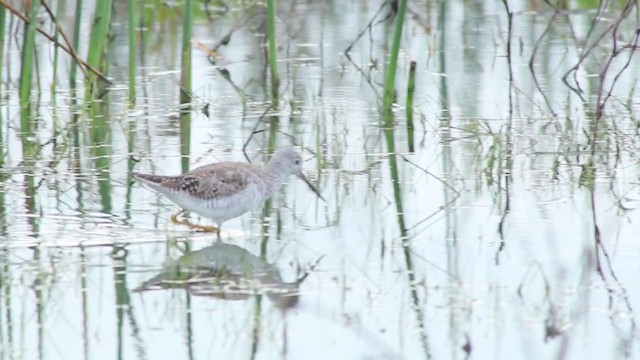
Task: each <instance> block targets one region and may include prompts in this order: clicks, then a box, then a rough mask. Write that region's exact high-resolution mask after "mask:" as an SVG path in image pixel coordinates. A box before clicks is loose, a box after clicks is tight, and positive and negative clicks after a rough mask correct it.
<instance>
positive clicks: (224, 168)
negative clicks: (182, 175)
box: [182, 162, 252, 199]
mask: <svg viewBox="0 0 640 360" xmlns="http://www.w3.org/2000/svg"><path fill="white" fill-rule="evenodd" d="M251 176H252V168H251V167H250V165H248V164H243V163H231V162H229V163H225V162H222V163H217V164H212V165H205V166H202V167H199V168H197V169H194V170H192V171H190V172H188V173H187V174H186V178H188V180H187V181H185V182H184V183H183V184H182V190H184V191H187V192H189V194H191V195H193V196H194V197H197V198H201V199H215V198H224V197H228V196H230V195H233V194H237V193H241V192H243V191H244V190H245V189H246V188H247V185H249V178H250V177H251Z"/></svg>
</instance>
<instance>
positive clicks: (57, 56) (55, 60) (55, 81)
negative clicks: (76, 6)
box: [51, 1, 63, 106]
mask: <svg viewBox="0 0 640 360" xmlns="http://www.w3.org/2000/svg"><path fill="white" fill-rule="evenodd" d="M62 5H63V2H62V1H58V2H57V4H56V16H55V21H56V24H55V25H56V32H55V34H54V39H55V42H56V43H58V41H59V37H60V26H59V24H58V19H60V14H61V13H62ZM59 62H60V47H59V46H55V47H54V49H53V80H52V81H51V102H52V103H53V104H54V106H55V103H56V88H57V87H58V63H59Z"/></svg>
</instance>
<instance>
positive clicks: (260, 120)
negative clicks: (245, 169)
mask: <svg viewBox="0 0 640 360" xmlns="http://www.w3.org/2000/svg"><path fill="white" fill-rule="evenodd" d="M271 109H273V104H271V105H269V107H268V108H266V109H265V110H264V111H263V112H262V115H260V117H259V118H258V121H256V125H255V126H254V127H253V130H251V135H249V138H248V139H247V141H245V143H244V145H242V153H243V154H244V157H245V158H246V159H247V161H248V162H251V159H249V155H247V146H249V142H251V139H252V138H253V135H255V134H258V133H261V132H263V131H264V130H258V126H260V123H262V120H263V119H264V117H265V116H266V115H267V113H268V112H269V111H271Z"/></svg>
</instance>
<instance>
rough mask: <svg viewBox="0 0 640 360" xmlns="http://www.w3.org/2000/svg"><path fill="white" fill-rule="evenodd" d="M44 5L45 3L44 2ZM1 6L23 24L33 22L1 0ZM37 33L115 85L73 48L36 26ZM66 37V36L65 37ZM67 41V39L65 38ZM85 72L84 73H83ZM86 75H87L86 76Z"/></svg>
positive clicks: (79, 63) (105, 80)
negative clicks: (81, 57)
mask: <svg viewBox="0 0 640 360" xmlns="http://www.w3.org/2000/svg"><path fill="white" fill-rule="evenodd" d="M43 3H44V2H43ZM0 6H4V7H5V8H7V10H9V11H10V12H11V13H12V14H13V15H15V16H17V17H18V18H19V19H20V20H22V21H23V22H25V23H27V24H29V23H30V22H31V21H30V20H29V18H28V17H26V16H24V15H23V14H21V13H20V12H18V10H16V9H15V8H14V7H13V6H11V5H10V4H9V3H7V2H6V1H4V0H0ZM36 31H37V32H39V33H40V34H42V35H43V36H44V37H46V38H47V39H48V40H49V41H51V42H52V43H53V44H54V45H56V46H58V47H59V48H61V49H62V50H64V51H65V52H66V53H67V54H69V55H71V57H73V59H74V60H76V62H77V63H78V65H81V66H80V67H81V68H82V66H84V67H86V68H87V69H89V70H90V71H91V72H92V73H94V74H96V76H98V77H99V78H100V79H102V80H103V81H104V82H106V83H108V84H113V82H111V80H109V79H107V77H106V76H104V75H103V74H102V73H101V72H100V71H99V70H97V69H96V68H94V67H93V66H91V65H89V64H87V63H86V62H85V61H84V60H82V59H80V57H78V54H76V52H75V51H74V50H73V48H72V47H70V46H66V45H64V44H61V43H60V42H59V41H58V40H56V39H55V38H54V37H53V36H51V35H49V34H48V33H47V32H46V31H44V30H43V29H42V28H40V27H37V26H36ZM63 37H64V36H63ZM65 41H66V38H65ZM83 72H84V71H83ZM85 75H86V74H85Z"/></svg>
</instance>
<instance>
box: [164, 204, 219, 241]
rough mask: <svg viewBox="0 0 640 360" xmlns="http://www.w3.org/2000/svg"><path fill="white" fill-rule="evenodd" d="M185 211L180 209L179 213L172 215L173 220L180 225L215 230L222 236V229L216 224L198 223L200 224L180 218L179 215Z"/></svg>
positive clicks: (206, 230) (202, 229) (208, 230)
mask: <svg viewBox="0 0 640 360" xmlns="http://www.w3.org/2000/svg"><path fill="white" fill-rule="evenodd" d="M185 212H186V211H185V210H180V211H178V212H177V213H175V214H173V215H171V222H172V223H174V224H178V225H185V226H188V227H189V228H191V229H196V230H198V231H202V232H215V233H218V236H220V229H219V228H217V227H215V226H205V225H198V224H193V223H191V222H190V221H189V220H186V219H178V216H180V215H182V214H184V213H185Z"/></svg>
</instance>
